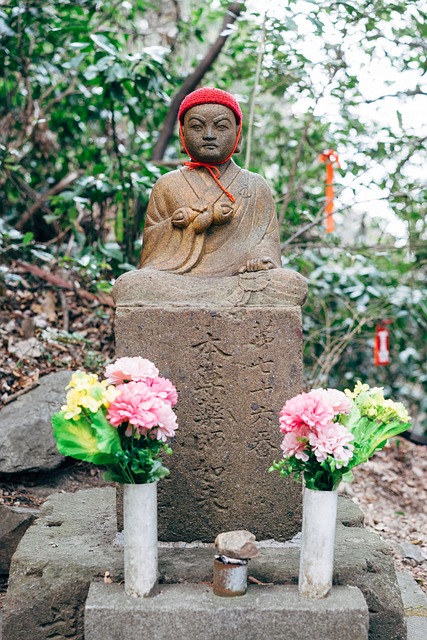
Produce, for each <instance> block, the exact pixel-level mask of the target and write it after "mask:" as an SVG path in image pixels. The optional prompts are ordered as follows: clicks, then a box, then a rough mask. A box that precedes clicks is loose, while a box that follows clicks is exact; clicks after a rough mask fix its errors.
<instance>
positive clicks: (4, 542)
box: [0, 505, 38, 575]
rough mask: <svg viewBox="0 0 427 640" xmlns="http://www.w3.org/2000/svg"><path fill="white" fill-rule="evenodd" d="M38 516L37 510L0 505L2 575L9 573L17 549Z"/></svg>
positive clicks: (0, 560) (0, 568)
mask: <svg viewBox="0 0 427 640" xmlns="http://www.w3.org/2000/svg"><path fill="white" fill-rule="evenodd" d="M37 514H38V511H37V510H36V509H23V508H20V507H4V506H2V505H0V575H7V574H8V573H9V567H10V561H11V560H12V556H13V554H14V553H15V549H16V547H17V546H18V543H19V541H20V540H21V538H22V536H23V535H24V533H25V532H26V530H27V529H28V527H29V526H30V524H31V523H32V521H33V520H34V518H35V517H36V516H37Z"/></svg>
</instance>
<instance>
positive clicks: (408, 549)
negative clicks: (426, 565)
mask: <svg viewBox="0 0 427 640" xmlns="http://www.w3.org/2000/svg"><path fill="white" fill-rule="evenodd" d="M399 548H400V553H401V554H402V557H403V558H409V559H410V560H415V562H416V563H417V564H421V563H422V562H424V560H425V559H426V558H425V557H424V555H423V553H422V551H421V549H420V548H419V547H417V546H416V545H415V544H411V543H410V542H401V543H400V544H399Z"/></svg>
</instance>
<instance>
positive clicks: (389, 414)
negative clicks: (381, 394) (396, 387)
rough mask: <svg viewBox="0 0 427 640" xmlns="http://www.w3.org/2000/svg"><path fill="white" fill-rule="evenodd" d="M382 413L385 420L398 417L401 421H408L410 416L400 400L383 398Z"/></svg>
mask: <svg viewBox="0 0 427 640" xmlns="http://www.w3.org/2000/svg"><path fill="white" fill-rule="evenodd" d="M383 407H384V413H385V416H384V417H385V418H386V419H387V420H393V419H396V418H397V419H398V420H400V421H401V422H409V421H410V417H409V414H408V412H407V410H406V409H405V407H404V406H403V404H402V403H401V402H393V400H384V405H383Z"/></svg>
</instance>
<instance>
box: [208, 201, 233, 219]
mask: <svg viewBox="0 0 427 640" xmlns="http://www.w3.org/2000/svg"><path fill="white" fill-rule="evenodd" d="M233 215H234V209H233V207H232V206H231V205H230V204H229V203H228V202H222V203H221V204H220V205H219V206H215V207H214V212H213V223H214V224H217V225H221V224H225V223H226V222H230V220H231V218H232V217H233Z"/></svg>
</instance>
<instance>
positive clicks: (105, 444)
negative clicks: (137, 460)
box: [91, 410, 123, 455]
mask: <svg viewBox="0 0 427 640" xmlns="http://www.w3.org/2000/svg"><path fill="white" fill-rule="evenodd" d="M91 420H92V424H93V427H94V429H95V434H96V439H97V445H98V449H99V451H102V453H107V454H110V455H112V454H117V453H123V449H122V445H121V442H120V436H119V432H118V431H117V428H116V427H113V426H112V425H111V424H110V423H109V422H108V420H107V418H106V417H105V415H104V412H103V411H102V410H99V411H97V413H94V414H92V416H91Z"/></svg>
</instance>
